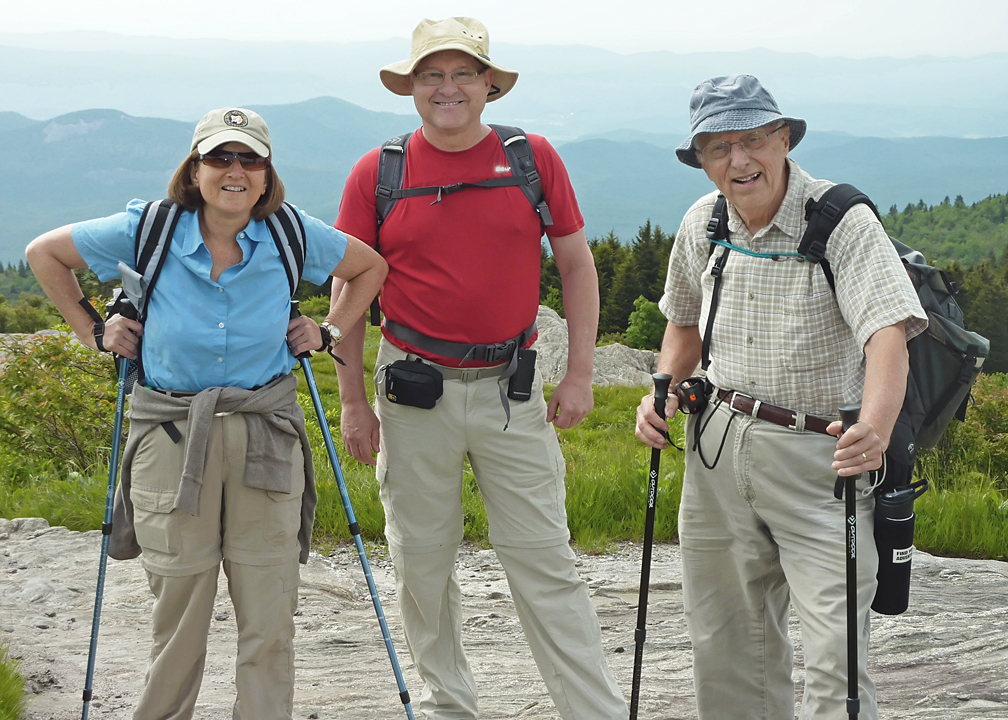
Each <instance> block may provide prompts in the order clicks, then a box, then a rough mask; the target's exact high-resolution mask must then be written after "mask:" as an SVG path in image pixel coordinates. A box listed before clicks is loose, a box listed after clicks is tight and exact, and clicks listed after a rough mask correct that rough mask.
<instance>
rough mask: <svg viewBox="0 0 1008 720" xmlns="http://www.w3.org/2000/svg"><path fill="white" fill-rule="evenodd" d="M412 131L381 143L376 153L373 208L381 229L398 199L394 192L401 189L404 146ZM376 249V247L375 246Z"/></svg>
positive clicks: (404, 167)
mask: <svg viewBox="0 0 1008 720" xmlns="http://www.w3.org/2000/svg"><path fill="white" fill-rule="evenodd" d="M412 136H413V133H412V132H408V133H405V134H403V135H398V136H396V137H394V138H392V139H391V140H386V141H385V142H384V143H382V146H381V152H379V154H378V184H377V185H376V186H375V210H377V212H378V228H379V230H381V226H382V223H383V222H385V218H387V217H388V216H389V213H390V212H392V208H393V207H394V206H395V204H396V200H398V199H399V197H400V196H399V195H398V194H397V193H396V191H398V190H402V186H403V175H404V174H405V170H406V146H407V145H408V144H409V141H410V138H411V137H412ZM375 249H377V248H375Z"/></svg>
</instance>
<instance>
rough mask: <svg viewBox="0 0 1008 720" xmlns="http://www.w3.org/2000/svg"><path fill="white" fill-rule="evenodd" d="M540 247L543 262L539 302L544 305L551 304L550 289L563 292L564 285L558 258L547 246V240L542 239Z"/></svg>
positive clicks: (540, 274)
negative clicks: (548, 299) (548, 301)
mask: <svg viewBox="0 0 1008 720" xmlns="http://www.w3.org/2000/svg"><path fill="white" fill-rule="evenodd" d="M540 247H541V257H542V263H541V269H540V271H539V302H540V303H541V304H543V305H549V303H547V302H546V298H548V297H549V296H550V291H551V290H554V291H555V292H556V293H557V294H562V293H563V285H562V284H561V282H560V269H559V268H558V267H557V264H556V258H554V257H553V253H551V252H550V251H549V249H548V248H547V247H546V241H545V240H543V241H542V243H541V245H540ZM551 307H552V306H551ZM554 309H555V308H554ZM558 312H559V311H558Z"/></svg>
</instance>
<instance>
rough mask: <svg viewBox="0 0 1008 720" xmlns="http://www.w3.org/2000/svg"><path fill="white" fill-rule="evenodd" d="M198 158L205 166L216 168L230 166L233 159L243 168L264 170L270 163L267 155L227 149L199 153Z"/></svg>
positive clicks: (222, 168)
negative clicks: (203, 153)
mask: <svg viewBox="0 0 1008 720" xmlns="http://www.w3.org/2000/svg"><path fill="white" fill-rule="evenodd" d="M199 159H200V162H201V163H203V164H204V165H206V166H207V167H212V168H217V169H218V170H224V169H226V168H229V167H231V165H233V164H234V161H235V160H237V161H238V162H240V163H241V166H242V168H244V169H245V170H265V169H266V168H267V167H269V164H270V159H269V158H268V157H262V156H261V155H256V154H255V153H240V152H231V151H228V150H213V151H211V152H208V153H206V154H205V155H200V158H199Z"/></svg>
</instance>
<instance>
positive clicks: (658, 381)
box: [651, 373, 672, 419]
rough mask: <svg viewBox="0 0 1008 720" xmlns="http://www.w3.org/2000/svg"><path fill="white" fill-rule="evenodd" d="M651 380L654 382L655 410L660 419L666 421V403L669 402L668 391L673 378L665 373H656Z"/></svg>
mask: <svg viewBox="0 0 1008 720" xmlns="http://www.w3.org/2000/svg"><path fill="white" fill-rule="evenodd" d="M651 379H652V380H654V409H655V412H656V413H658V417H660V418H662V419H664V418H665V403H666V402H668V389H669V384H670V383H671V382H672V376H671V375H666V374H665V373H655V374H654V375H652V376H651Z"/></svg>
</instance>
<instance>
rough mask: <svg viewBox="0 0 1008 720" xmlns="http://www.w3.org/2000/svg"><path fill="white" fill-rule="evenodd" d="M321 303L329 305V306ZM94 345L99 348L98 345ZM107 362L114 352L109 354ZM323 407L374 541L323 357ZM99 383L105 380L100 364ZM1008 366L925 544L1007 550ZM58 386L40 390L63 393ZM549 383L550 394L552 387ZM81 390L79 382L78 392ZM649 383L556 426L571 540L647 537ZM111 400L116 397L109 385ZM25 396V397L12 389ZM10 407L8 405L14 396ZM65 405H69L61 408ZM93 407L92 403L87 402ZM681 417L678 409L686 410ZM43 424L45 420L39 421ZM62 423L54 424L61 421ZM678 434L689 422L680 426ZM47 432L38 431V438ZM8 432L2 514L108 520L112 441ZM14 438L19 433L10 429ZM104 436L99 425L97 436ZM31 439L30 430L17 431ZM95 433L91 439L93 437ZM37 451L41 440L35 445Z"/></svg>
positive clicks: (955, 465) (91, 523) (671, 527)
mask: <svg viewBox="0 0 1008 720" xmlns="http://www.w3.org/2000/svg"><path fill="white" fill-rule="evenodd" d="M321 308H322V304H320V309H321ZM378 342H379V334H378V331H377V330H376V329H375V328H369V330H368V335H367V341H366V343H365V363H364V364H365V373H366V374H367V375H368V380H367V381H366V382H365V386H366V387H367V388H368V392H369V393H371V392H373V387H372V383H371V381H370V375H371V374H372V372H373V367H374V363H375V359H376V356H377V352H378ZM92 355H93V354H92ZM106 362H107V360H106ZM312 369H313V370H314V374H315V379H316V383H317V385H318V387H319V392H320V395H321V397H322V403H323V406H324V407H325V408H326V414H327V417H328V421H329V424H330V428H331V430H332V433H333V435H334V439H335V443H336V448H337V453H338V454H339V458H340V462H341V466H342V469H343V473H344V478H345V480H346V483H347V488H348V492H349V494H350V498H351V500H352V502H353V506H354V511H355V513H356V516H357V521H358V522H359V523H360V526H361V531H362V535H363V536H364V538H365V539H367V540H368V541H369V542H377V543H381V542H383V540H384V537H383V529H384V524H385V518H384V512H383V510H382V507H381V502H380V501H379V499H378V485H377V482H376V481H375V477H374V468H373V467H370V466H367V465H363V464H361V463H358V462H356V461H355V460H353V459H352V458H349V457H347V456H346V454H345V453H344V452H343V444H342V442H341V441H340V436H339V417H340V403H339V393H338V387H337V383H336V373H335V370H334V369H333V363H332V361H330V360H329V359H328V358H326V357H325V356H318V357H316V359H315V361H314V362H313V364H312ZM92 374H93V375H94V377H95V378H96V379H95V382H96V383H102V382H107V381H106V379H104V378H102V377H100V375H101V373H99V372H97V371H93V372H92ZM1006 386H1008V376H1006V375H991V376H981V381H978V383H977V386H976V388H975V395H976V397H977V402H976V405H975V407H973V408H971V410H970V413H969V415H968V417H967V422H966V423H965V424H962V425H960V424H958V423H954V424H953V426H952V430H951V431H950V432H949V433H947V434H946V437H945V439H943V441H942V443H941V444H940V445H939V447H938V448H936V449H935V450H931V451H927V452H924V453H922V454H921V458H920V461H919V468H918V469H919V471H920V472H921V473H922V475H923V476H924V477H926V478H927V479H928V480H929V481H930V482H931V484H932V490H931V492H929V493H928V494H926V495H925V496H924V497H922V498H921V499H920V500H918V501H917V505H916V510H917V515H918V521H917V534H916V543H917V547H919V548H921V549H922V550H926V551H928V552H932V553H938V554H943V555H959V556H965V557H986V558H1001V559H1008V442H1006V440H1005V437H1006V432H1005V431H1006V428H1008V419H1005V418H1008V390H1006ZM53 387H54V386H53V385H52V384H50V385H48V386H44V387H40V388H38V389H37V390H33V392H42V391H43V390H44V391H46V392H49V393H52V392H54V390H53ZM552 390H553V389H552V388H551V387H547V388H546V394H547V396H549V394H550V393H552ZM78 392H79V391H78ZM644 392H645V388H642V387H641V388H626V387H596V388H595V409H594V410H593V411H592V413H591V414H590V415H589V416H588V417H587V418H586V419H585V421H584V422H582V423H581V424H580V425H579V426H578V427H576V428H574V429H571V430H561V431H560V432H559V433H558V435H559V438H560V444H561V447H562V449H563V453H564V457H565V459H566V462H567V478H566V486H567V514H568V524H569V526H570V530H571V535H572V537H573V539H574V542H575V543H576V544H577V545H578V546H579V548H580V549H582V550H584V551H589V552H598V551H602V550H604V549H606V548H607V547H608V546H609V544H610V543H612V542H614V541H619V540H640V539H641V538H642V536H643V533H644V515H645V507H646V501H647V498H646V495H647V487H648V468H649V464H650V457H651V452H650V450H649V449H648V448H646V447H644V446H643V445H642V444H641V443H640V442H638V441H637V439H636V438H635V437H634V435H633V428H634V422H635V412H636V407H637V404H638V403H639V402H640V397H641V395H642V394H643V393H644ZM103 394H104V395H105V396H106V397H105V399H103V400H102V402H104V403H108V398H107V392H104V391H103ZM14 400H15V401H16V400H17V398H14ZM300 400H301V403H302V406H303V407H304V408H305V412H306V416H307V419H308V422H307V429H308V434H309V438H310V441H311V445H312V451H313V454H314V457H315V468H316V483H317V486H318V493H319V503H318V508H317V510H316V522H315V539H316V542H317V543H318V545H319V547H320V549H323V550H324V549H326V548H328V547H331V546H332V545H333V544H334V543H338V542H344V541H346V540H349V538H350V535H349V532H348V530H347V522H346V516H345V515H344V511H343V505H342V502H341V500H340V497H339V492H338V490H337V486H336V481H335V478H334V477H333V474H332V470H331V468H330V467H329V463H328V461H327V459H326V450H325V445H324V443H323V440H322V433H321V430H320V429H319V426H318V423H317V421H316V419H315V413H314V411H313V408H312V403H311V400H310V397H309V395H308V388H307V385H305V384H304V382H303V381H302V383H301V386H300ZM56 405H57V406H58V407H59V408H60V409H61V411H62V412H61V414H62V415H64V416H66V415H68V414H69V415H74V412H75V411H73V410H72V408H73V407H75V406H74V405H72V404H71V403H70V401H66V402H64V401H59V402H56ZM8 407H11V406H10V405H8ZM64 408H66V409H64ZM89 411H90V412H95V409H94V408H89ZM680 417H681V416H680ZM40 427H42V426H41V425H40ZM54 427H55V426H54ZM674 428H675V432H676V433H677V434H678V435H679V436H680V437H681V435H682V425H681V421H677V423H676V424H675V425H674ZM38 435H39V433H33V434H32V436H33V437H37V436H38ZM4 437H5V436H3V435H2V434H0V516H2V517H32V516H34V517H43V518H46V519H47V520H48V521H49V523H50V524H52V525H65V526H66V527H69V528H71V529H74V530H92V529H97V528H99V527H101V521H102V516H103V513H104V503H105V489H106V486H107V482H108V470H107V465H105V462H107V452H108V450H107V449H105V450H104V453H105V454H106V455H105V456H104V457H103V456H102V451H101V450H99V452H98V453H97V454H95V453H93V452H92V453H91V457H97V458H99V459H98V460H96V461H92V464H91V465H90V467H88V468H87V469H86V470H82V469H81V467H80V465H79V464H74V463H72V462H69V463H68V461H65V460H62V459H60V458H55V457H46V456H45V455H44V452H48V450H47V449H46V447H47V446H43V445H41V444H39V443H38V442H37V441H35V440H33V442H35V445H32V446H25V447H29V449H31V448H34V447H36V446H38V448H39V450H38V452H37V453H36V454H35V455H32V454H31V453H30V452H28V451H26V450H23V449H21V448H20V447H14V446H12V445H10V444H4ZM7 437H15V436H7ZM96 437H97V436H96ZM20 441H23V438H22V439H21V440H20ZM92 442H93V441H92ZM33 452H34V451H33ZM661 464H662V468H661V476H660V480H659V491H658V498H657V503H656V507H657V513H656V523H655V539H656V540H658V541H674V540H675V539H676V536H677V526H676V520H677V513H678V507H679V498H680V494H681V491H682V472H683V460H682V454H681V453H680V452H679V451H677V450H667V451H665V452H663V453H662V457H661ZM462 503H463V511H464V518H465V538H466V539H467V540H469V541H471V542H476V543H479V544H483V545H485V544H486V543H487V518H486V511H485V509H484V507H483V503H482V500H481V498H480V495H479V491H478V489H477V487H476V482H475V479H474V478H473V475H472V471H471V469H470V468H469V467H468V465H467V466H466V468H465V471H464V483H463V497H462Z"/></svg>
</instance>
